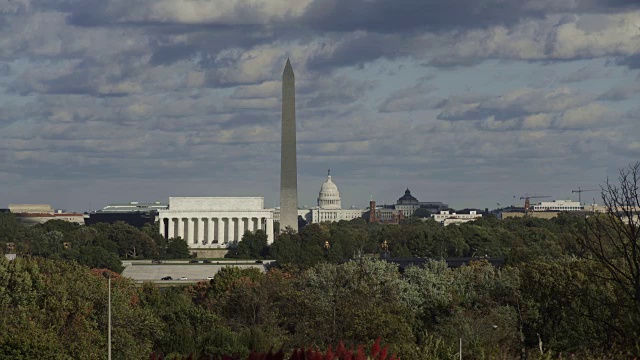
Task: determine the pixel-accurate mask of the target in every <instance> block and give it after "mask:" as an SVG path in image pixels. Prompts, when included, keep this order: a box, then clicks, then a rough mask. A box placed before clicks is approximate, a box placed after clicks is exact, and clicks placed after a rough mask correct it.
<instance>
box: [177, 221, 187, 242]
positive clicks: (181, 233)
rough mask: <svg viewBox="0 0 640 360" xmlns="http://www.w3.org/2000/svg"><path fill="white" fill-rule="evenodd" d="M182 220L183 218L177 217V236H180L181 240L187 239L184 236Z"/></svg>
mask: <svg viewBox="0 0 640 360" xmlns="http://www.w3.org/2000/svg"><path fill="white" fill-rule="evenodd" d="M184 220H185V219H183V218H178V236H179V237H180V238H182V240H184V241H187V239H185V236H184Z"/></svg>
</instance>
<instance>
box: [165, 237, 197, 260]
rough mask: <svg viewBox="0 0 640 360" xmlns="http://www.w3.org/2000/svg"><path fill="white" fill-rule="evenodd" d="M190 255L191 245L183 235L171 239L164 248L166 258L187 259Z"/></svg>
mask: <svg viewBox="0 0 640 360" xmlns="http://www.w3.org/2000/svg"><path fill="white" fill-rule="evenodd" d="M189 256H191V255H190V253H189V245H188V244H187V242H186V241H184V240H182V238H181V237H177V238H173V239H169V241H168V242H167V248H166V249H165V250H164V258H165V259H186V258H188V257H189Z"/></svg>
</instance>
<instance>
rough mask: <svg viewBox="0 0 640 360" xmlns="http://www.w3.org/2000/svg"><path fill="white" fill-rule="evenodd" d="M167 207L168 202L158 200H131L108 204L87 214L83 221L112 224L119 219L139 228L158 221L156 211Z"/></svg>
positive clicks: (91, 223)
mask: <svg viewBox="0 0 640 360" xmlns="http://www.w3.org/2000/svg"><path fill="white" fill-rule="evenodd" d="M168 207H169V205H168V204H166V203H161V202H159V201H156V202H153V203H140V202H137V201H131V202H128V203H115V204H109V205H106V206H105V207H104V208H102V210H98V211H96V212H92V213H91V214H89V217H88V218H87V219H86V220H85V223H86V224H87V225H93V224H98V223H107V224H113V223H116V222H120V221H121V222H125V223H127V224H129V225H131V226H135V227H137V228H141V227H143V226H144V225H145V224H151V225H153V224H154V223H155V222H156V221H158V211H160V210H166V209H167V208H168Z"/></svg>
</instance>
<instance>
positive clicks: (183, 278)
mask: <svg viewBox="0 0 640 360" xmlns="http://www.w3.org/2000/svg"><path fill="white" fill-rule="evenodd" d="M178 280H189V279H187V277H186V276H181V277H180V278H179V279H178Z"/></svg>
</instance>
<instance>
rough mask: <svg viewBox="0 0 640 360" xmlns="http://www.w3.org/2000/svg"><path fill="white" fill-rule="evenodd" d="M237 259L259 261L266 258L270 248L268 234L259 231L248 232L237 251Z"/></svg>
mask: <svg viewBox="0 0 640 360" xmlns="http://www.w3.org/2000/svg"><path fill="white" fill-rule="evenodd" d="M236 251H237V257H238V258H240V259H259V258H262V257H264V256H265V255H266V254H267V252H268V251H269V248H268V247H267V233H265V232H264V231H262V230H258V231H256V232H255V233H253V232H250V231H247V232H245V233H244V235H243V236H242V240H240V242H239V243H238V247H237V249H236Z"/></svg>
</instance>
